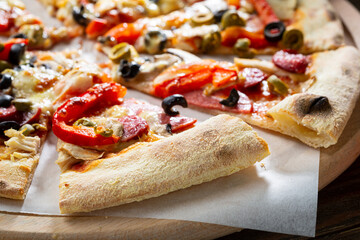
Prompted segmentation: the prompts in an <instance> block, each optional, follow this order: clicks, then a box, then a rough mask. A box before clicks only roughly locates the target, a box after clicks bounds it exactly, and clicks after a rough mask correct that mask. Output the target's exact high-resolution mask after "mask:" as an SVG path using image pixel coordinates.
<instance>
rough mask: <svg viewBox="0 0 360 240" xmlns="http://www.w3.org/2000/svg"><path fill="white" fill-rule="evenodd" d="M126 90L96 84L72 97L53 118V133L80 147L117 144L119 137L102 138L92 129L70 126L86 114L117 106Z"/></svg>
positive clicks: (110, 84) (119, 87) (109, 85)
mask: <svg viewBox="0 0 360 240" xmlns="http://www.w3.org/2000/svg"><path fill="white" fill-rule="evenodd" d="M125 94H126V88H125V87H123V86H121V85H120V84H116V83H102V84H96V85H95V86H94V87H92V88H90V89H89V90H87V91H86V92H85V93H84V94H82V95H80V96H79V97H73V98H71V99H69V100H68V101H67V102H65V103H64V104H63V105H62V106H60V107H59V108H58V109H57V111H56V112H55V114H54V117H53V132H54V134H55V135H56V136H57V137H58V138H60V139H61V140H63V141H64V142H68V143H72V144H76V145H80V146H101V145H109V144H114V143H117V142H118V141H119V140H120V137H118V136H115V135H112V136H110V137H104V136H102V135H100V134H96V133H95V130H94V128H91V127H85V126H72V124H71V123H72V122H74V121H75V120H77V119H79V118H81V117H82V116H83V115H84V114H85V113H86V112H90V111H95V110H97V109H100V108H102V107H108V106H112V105H115V104H119V103H120V102H119V98H121V97H123V96H125Z"/></svg>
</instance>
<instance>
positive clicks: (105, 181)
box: [60, 115, 269, 213]
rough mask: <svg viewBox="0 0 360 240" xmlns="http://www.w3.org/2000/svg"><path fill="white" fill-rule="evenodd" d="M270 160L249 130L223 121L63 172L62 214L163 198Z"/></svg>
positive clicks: (224, 117)
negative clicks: (162, 196) (84, 167)
mask: <svg viewBox="0 0 360 240" xmlns="http://www.w3.org/2000/svg"><path fill="white" fill-rule="evenodd" d="M60 153H61V154H66V153H65V152H60ZM268 155H269V149H268V146H267V144H266V142H265V141H264V140H263V139H262V138H260V137H259V136H258V135H257V133H256V132H255V131H253V130H252V128H251V127H250V126H249V125H247V124H246V123H245V122H243V121H242V120H240V119H239V118H235V117H231V116H229V115H219V116H216V117H213V118H210V119H208V120H207V121H205V122H203V123H201V124H199V125H198V126H196V127H194V128H192V129H190V130H187V131H185V132H182V133H179V134H177V135H173V136H171V137H168V138H164V139H162V140H159V141H156V142H143V143H138V144H137V145H135V146H133V147H131V148H130V149H129V150H125V151H122V152H120V153H118V154H116V156H113V157H110V158H105V159H100V160H95V161H92V162H91V164H90V165H88V166H87V167H86V169H85V170H83V171H74V170H68V171H65V172H64V173H62V174H61V176H60V210H61V213H73V212H88V211H93V210H96V209H102V208H107V207H111V206H117V205H120V204H125V203H130V202H134V201H141V200H144V199H148V198H152V197H157V196H161V195H164V194H167V193H169V192H173V191H176V190H179V189H183V188H187V187H190V186H192V185H195V184H201V183H203V182H208V181H211V180H213V179H216V178H219V177H223V176H228V175H230V174H232V173H235V172H237V171H239V170H242V169H244V168H247V167H249V166H251V165H253V164H254V163H255V162H257V161H260V160H262V159H263V158H265V157H266V156H268Z"/></svg>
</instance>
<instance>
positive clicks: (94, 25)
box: [85, 18, 108, 38]
mask: <svg viewBox="0 0 360 240" xmlns="http://www.w3.org/2000/svg"><path fill="white" fill-rule="evenodd" d="M107 28H108V22H107V21H106V20H105V19H101V18H95V19H94V20H92V21H91V22H90V23H89V24H88V25H87V27H86V29H85V31H86V35H87V36H88V37H89V38H95V37H97V36H100V35H102V34H104V33H105V32H106V30H107Z"/></svg>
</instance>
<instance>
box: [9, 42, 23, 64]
mask: <svg viewBox="0 0 360 240" xmlns="http://www.w3.org/2000/svg"><path fill="white" fill-rule="evenodd" d="M25 49H26V45H25V43H17V44H14V45H12V46H11V48H10V52H9V63H11V64H14V65H19V63H20V60H21V59H22V57H23V56H24V54H25Z"/></svg>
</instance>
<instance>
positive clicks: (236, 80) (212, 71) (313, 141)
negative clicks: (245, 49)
mask: <svg viewBox="0 0 360 240" xmlns="http://www.w3.org/2000/svg"><path fill="white" fill-rule="evenodd" d="M169 51H170V53H165V54H162V55H158V56H154V57H153V58H146V59H144V58H139V57H133V58H132V57H131V56H132V55H131V54H129V55H127V56H128V57H129V56H130V59H127V60H126V59H122V60H119V61H120V62H119V63H116V60H115V58H114V57H113V54H112V53H110V55H109V56H110V58H111V59H113V61H114V63H113V78H114V79H115V80H116V81H118V82H120V83H121V84H123V85H125V86H128V87H131V88H134V89H137V90H140V91H142V92H145V93H148V94H151V95H154V96H157V97H160V98H166V97H168V96H171V95H173V94H183V95H184V97H185V98H186V100H187V102H188V103H189V105H191V106H192V107H194V108H196V109H199V110H202V111H205V112H209V113H213V114H218V113H229V114H232V115H235V116H239V117H241V118H242V119H244V120H245V121H247V122H248V123H251V124H254V125H257V126H260V127H263V128H268V129H272V130H275V131H279V132H281V133H284V134H287V135H290V136H293V137H296V138H298V139H300V140H301V141H303V142H304V143H306V144H308V145H310V146H312V147H329V146H330V145H333V144H335V143H336V142H337V140H338V138H339V136H340V135H341V132H342V130H343V129H344V127H345V125H346V123H347V121H348V119H349V117H350V115H351V113H352V111H353V108H354V106H355V102H356V100H357V98H358V96H359V91H360V89H359V85H360V65H359V62H360V55H359V52H358V50H357V49H355V48H354V47H350V46H347V47H341V48H339V49H337V50H332V51H325V52H321V53H315V54H312V55H309V56H305V55H302V54H299V53H297V52H296V51H294V50H281V51H279V52H277V53H275V55H274V56H273V58H272V61H264V60H251V59H240V58H238V59H235V64H231V63H229V62H216V61H214V60H202V59H199V58H197V57H195V56H191V55H190V57H189V53H186V54H182V52H181V51H179V50H169ZM171 52H172V53H175V55H174V54H171ZM176 54H177V56H176ZM179 56H180V57H179ZM181 56H182V57H181ZM184 59H186V60H187V61H188V62H184ZM189 59H191V60H189ZM135 70H136V71H135Z"/></svg>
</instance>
